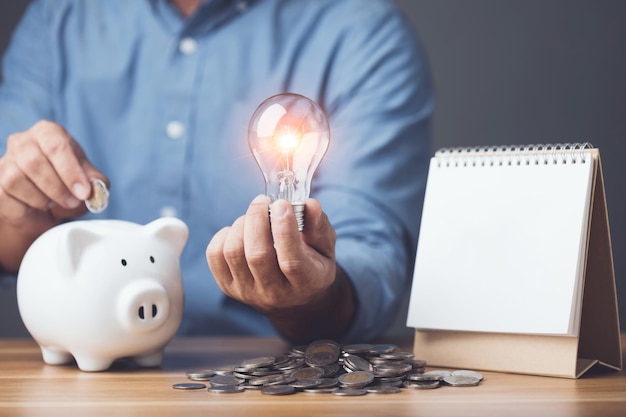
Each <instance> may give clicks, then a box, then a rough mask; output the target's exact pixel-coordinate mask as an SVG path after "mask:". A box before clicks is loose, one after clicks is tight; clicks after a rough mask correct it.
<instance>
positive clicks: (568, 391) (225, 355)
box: [0, 335, 626, 417]
mask: <svg viewBox="0 0 626 417" xmlns="http://www.w3.org/2000/svg"><path fill="white" fill-rule="evenodd" d="M622 340H623V342H626V337H625V336H624V335H622ZM624 345H625V344H624V343H622V346H623V347H624ZM410 346H411V341H410V340H409V341H405V343H404V348H405V349H410ZM288 348H289V347H288V346H287V345H286V344H285V343H284V342H282V341H281V340H278V339H258V338H193V339H176V340H174V341H173V342H172V343H171V344H170V345H169V346H168V348H167V351H166V357H165V361H164V363H163V366H162V367H161V368H157V369H139V368H136V367H135V366H134V365H133V364H131V363H128V362H119V363H116V364H115V365H114V367H113V368H112V369H111V370H109V371H107V372H97V373H85V372H81V371H79V370H78V369H77V368H76V367H75V366H74V365H71V366H69V365H68V366H60V367H59V366H48V365H45V364H44V363H43V362H42V360H41V355H40V352H39V349H38V347H37V345H36V344H35V343H34V342H33V341H32V340H29V339H5V340H2V339H0V415H2V416H5V415H6V416H18V415H19V416H41V415H45V416H68V415H74V416H80V415H89V416H116V417H124V416H131V415H133V416H135V415H146V416H153V417H158V416H180V417H187V416H209V415H213V416H246V417H250V416H274V417H282V416H285V417H287V416H289V417H293V416H314V415H320V416H341V417H345V416H359V417H366V416H450V415H463V416H480V417H484V416H491V415H493V416H505V417H514V416H524V417H528V416H530V417H536V416H543V415H549V416H554V417H559V416H567V417H570V416H594V417H596V416H620V417H623V416H626V374H625V373H624V372H623V371H622V372H607V373H600V374H592V375H591V376H588V377H584V378H582V379H578V380H573V379H563V378H550V377H536V376H526V375H513V374H501V373H491V372H485V373H484V375H485V380H484V381H483V383H482V384H481V385H480V386H478V387H474V388H453V387H442V388H439V389H435V390H424V391H421V390H409V389H403V390H402V392H401V393H400V394H393V395H381V394H379V395H375V394H368V395H366V396H363V397H337V396H333V395H329V394H306V393H298V394H296V395H291V396H284V397H273V396H266V395H262V394H261V393H260V392H258V391H246V392H244V393H240V394H213V393H209V392H207V391H206V390H198V391H179V390H174V389H172V384H174V383H177V382H185V381H187V379H186V376H185V371H186V370H189V369H202V368H207V367H215V366H219V365H228V364H236V363H240V362H241V361H242V360H244V359H247V358H250V357H257V356H263V355H277V354H280V353H283V352H285V351H287V350H288ZM623 353H624V351H623ZM423 359H428V358H423Z"/></svg>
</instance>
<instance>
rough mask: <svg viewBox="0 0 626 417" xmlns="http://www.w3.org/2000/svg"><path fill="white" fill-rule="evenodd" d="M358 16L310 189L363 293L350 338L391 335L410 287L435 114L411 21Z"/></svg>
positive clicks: (340, 59) (392, 13)
mask: <svg viewBox="0 0 626 417" xmlns="http://www.w3.org/2000/svg"><path fill="white" fill-rule="evenodd" d="M375 4H377V3H373V5H375ZM378 4H381V3H378ZM357 17H358V19H357V20H356V22H357V23H358V24H359V27H358V30H351V31H350V32H349V33H348V34H346V36H345V37H344V38H343V39H342V42H341V44H340V46H339V48H338V52H337V57H336V64H337V65H336V68H337V69H336V70H335V71H334V72H333V73H332V75H331V76H330V77H329V89H328V91H329V98H328V99H327V102H326V107H327V111H328V113H329V115H330V119H331V120H330V121H331V128H332V132H331V145H330V148H329V151H328V154H327V155H326V158H325V160H324V161H323V162H322V164H321V165H320V170H319V172H318V174H319V175H318V178H316V180H315V181H314V182H313V187H315V188H314V190H313V193H312V194H313V196H314V197H316V198H318V199H319V200H320V201H321V203H322V206H323V207H324V210H325V211H326V213H327V214H328V215H329V218H330V219H331V222H332V223H333V226H334V227H335V230H336V233H337V244H336V260H337V263H338V265H340V266H341V267H342V268H343V269H344V270H345V271H346V273H347V274H348V276H349V277H350V279H351V281H352V283H353V286H354V288H355V291H356V296H357V313H356V316H355V319H354V321H353V323H352V325H351V328H350V329H349V331H348V333H347V334H346V335H345V338H344V339H345V340H346V341H349V340H359V341H362V340H367V339H371V338H373V337H375V336H378V335H380V334H381V333H383V332H384V331H385V330H387V329H388V327H389V326H390V324H391V323H392V321H393V319H394V317H395V316H396V314H397V313H398V309H399V308H400V305H401V302H402V299H403V295H404V294H405V293H406V292H407V291H408V290H409V286H410V281H411V279H410V277H411V274H412V269H413V262H414V256H415V250H416V245H417V235H418V228H419V222H420V215H421V209H422V203H423V195H424V190H425V184H426V175H427V171H428V160H429V156H430V153H431V146H430V139H429V138H430V125H431V124H430V118H431V113H432V110H433V93H432V88H431V80H430V75H429V70H428V66H427V62H426V59H425V57H424V53H423V51H422V49H421V47H420V44H419V42H418V40H417V38H416V35H415V33H414V32H413V31H412V28H411V26H410V25H409V23H408V22H407V21H406V20H405V18H404V16H403V15H402V14H401V13H400V12H399V11H398V10H396V9H395V8H389V7H380V8H377V7H372V8H371V9H370V8H369V7H368V10H367V11H364V12H363V13H362V14H361V15H360V16H357Z"/></svg>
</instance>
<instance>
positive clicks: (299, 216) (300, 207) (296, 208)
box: [269, 203, 304, 232]
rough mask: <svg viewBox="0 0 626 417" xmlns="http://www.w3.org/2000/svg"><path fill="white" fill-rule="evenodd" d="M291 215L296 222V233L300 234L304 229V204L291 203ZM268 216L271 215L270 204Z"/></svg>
mask: <svg viewBox="0 0 626 417" xmlns="http://www.w3.org/2000/svg"><path fill="white" fill-rule="evenodd" d="M291 208H292V209H293V213H294V214H295V215H296V221H297V222H298V231H299V232H301V231H302V230H303V229H304V203H291ZM269 214H272V205H271V204H270V209H269Z"/></svg>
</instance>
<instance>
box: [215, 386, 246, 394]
mask: <svg viewBox="0 0 626 417" xmlns="http://www.w3.org/2000/svg"><path fill="white" fill-rule="evenodd" d="M208 391H209V392H213V393H215V394H235V393H237V392H244V391H245V388H244V387H243V386H241V385H217V386H210V387H209V389H208Z"/></svg>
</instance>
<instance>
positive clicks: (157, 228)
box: [17, 218, 189, 371]
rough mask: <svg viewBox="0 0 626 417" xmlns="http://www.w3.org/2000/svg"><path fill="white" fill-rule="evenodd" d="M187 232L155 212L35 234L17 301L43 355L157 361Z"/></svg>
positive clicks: (179, 303) (86, 361) (167, 336)
mask: <svg viewBox="0 0 626 417" xmlns="http://www.w3.org/2000/svg"><path fill="white" fill-rule="evenodd" d="M188 233H189V232H188V229H187V226H186V225H185V223H183V222H182V221H181V220H178V219H175V218H161V219H157V220H155V221H153V222H151V223H149V224H147V225H145V226H142V225H139V224H136V223H131V222H126V221H120V220H84V221H74V222H70V223H65V224H62V225H59V226H56V227H54V228H52V229H50V230H49V231H47V232H46V233H44V234H43V235H41V236H40V237H39V238H38V239H37V240H36V241H35V242H34V243H33V244H32V245H31V247H30V248H29V249H28V251H27V252H26V255H25V256H24V259H23V261H22V264H21V266H20V270H19V272H18V279H17V301H18V307H19V311H20V315H21V317H22V320H23V321H24V324H25V325H26V328H27V329H28V331H29V332H30V334H31V335H32V336H33V338H34V339H35V340H36V341H37V343H38V344H39V346H40V347H41V352H42V355H43V360H44V361H45V362H46V363H48V364H51V365H60V364H65V363H68V362H71V361H72V357H73V358H74V359H75V360H76V363H77V364H78V367H79V368H80V369H81V370H83V371H102V370H105V369H107V368H109V367H110V366H111V364H112V363H113V361H115V360H116V359H120V358H132V359H133V360H135V362H136V363H137V364H138V365H139V366H158V365H160V364H161V361H162V359H163V349H164V348H165V345H166V344H167V343H168V342H169V341H170V340H171V339H172V337H173V336H174V334H175V333H176V331H177V330H178V327H179V326H180V322H181V319H182V311H183V289H182V279H181V271H180V254H181V252H182V250H183V248H184V246H185V244H186V242H187V237H188Z"/></svg>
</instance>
